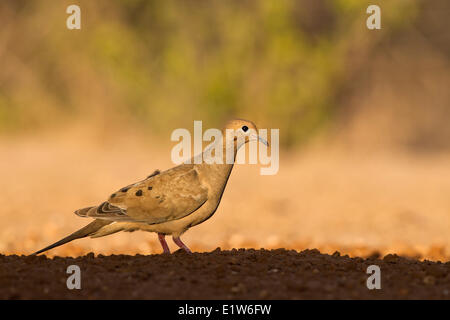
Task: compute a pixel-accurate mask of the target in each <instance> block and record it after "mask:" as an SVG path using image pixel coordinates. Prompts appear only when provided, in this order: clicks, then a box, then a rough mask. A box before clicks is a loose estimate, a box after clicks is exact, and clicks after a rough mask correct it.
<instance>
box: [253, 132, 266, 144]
mask: <svg viewBox="0 0 450 320" xmlns="http://www.w3.org/2000/svg"><path fill="white" fill-rule="evenodd" d="M250 140H253V141H258V140H259V141H261V142H262V143H263V144H265V145H266V146H267V147H268V146H269V143H268V142H267V140H266V139H264V138H261V137H260V136H258V135H257V134H255V133H254V134H251V135H250Z"/></svg>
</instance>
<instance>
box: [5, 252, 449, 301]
mask: <svg viewBox="0 0 450 320" xmlns="http://www.w3.org/2000/svg"><path fill="white" fill-rule="evenodd" d="M69 265H78V266H79V267H80V270H81V289H80V290H76V289H74V290H69V289H67V286H66V281H67V278H68V276H69V275H68V274H67V273H66V270H67V267H68V266H69ZM369 265H378V266H379V267H380V270H381V289H380V290H376V289H374V290H369V289H368V288H367V286H366V281H367V278H368V277H369V275H368V274H367V273H366V271H367V267H368V266H369ZM0 266H1V268H0V299H448V298H450V262H447V263H441V262H431V261H423V262H421V261H418V260H415V259H409V258H403V257H399V256H396V255H387V256H385V257H384V258H382V259H380V258H378V257H375V256H374V257H370V258H367V259H362V258H350V257H349V256H341V255H340V254H339V253H338V252H335V253H334V254H333V255H327V254H321V253H320V252H319V251H318V250H305V251H302V252H297V251H294V250H285V249H276V250H264V249H263V250H253V249H250V250H245V249H239V250H236V249H233V250H231V251H221V250H220V249H219V248H217V249H216V250H214V251H212V252H205V253H193V254H187V253H185V252H184V251H176V252H175V253H173V254H172V255H165V254H156V255H147V256H145V255H135V256H127V255H111V256H102V255H98V256H94V254H93V253H90V254H88V255H85V256H81V257H78V258H61V257H54V258H52V259H49V258H47V257H46V256H17V255H9V256H5V255H0Z"/></svg>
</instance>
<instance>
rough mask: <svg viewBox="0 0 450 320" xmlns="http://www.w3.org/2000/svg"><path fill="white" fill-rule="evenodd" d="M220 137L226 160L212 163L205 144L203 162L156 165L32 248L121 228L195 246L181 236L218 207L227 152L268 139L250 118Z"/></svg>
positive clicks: (79, 212) (225, 176)
mask: <svg viewBox="0 0 450 320" xmlns="http://www.w3.org/2000/svg"><path fill="white" fill-rule="evenodd" d="M229 129H231V130H234V131H232V132H234V136H232V138H233V139H227V135H226V134H225V133H226V132H227V131H228V132H230V130H229ZM222 137H223V138H222V139H223V141H222V144H221V146H222V149H221V150H222V151H223V154H222V155H221V156H222V157H223V160H224V161H223V162H222V163H219V164H218V163H211V161H210V160H211V157H212V156H215V153H214V152H211V150H210V149H209V150H207V149H205V150H204V151H203V152H202V153H201V155H202V158H201V159H202V161H201V162H200V163H199V161H194V160H195V158H196V157H198V155H197V156H196V157H194V158H192V159H191V161H188V162H185V163H183V164H181V165H178V166H176V167H174V168H172V169H169V170H166V171H163V172H160V171H159V170H156V171H155V172H153V173H152V174H151V175H149V176H148V177H147V178H146V179H144V180H142V181H139V182H137V183H134V184H131V185H129V186H126V187H124V188H121V189H120V190H118V191H116V192H114V193H113V194H112V195H111V196H110V197H109V199H108V200H107V201H105V202H103V203H102V204H100V205H99V206H94V207H88V208H83V209H79V210H77V211H75V214H77V215H78V216H80V217H90V218H94V219H95V220H94V221H92V222H91V223H90V224H88V225H87V226H85V227H84V228H81V229H80V230H78V231H76V232H74V233H72V234H71V235H69V236H67V237H65V238H63V239H61V240H60V241H58V242H56V243H54V244H52V245H50V246H48V247H46V248H44V249H42V250H39V251H37V252H36V253H34V254H39V253H42V252H44V251H47V250H49V249H52V248H55V247H57V246H60V245H63V244H65V243H67V242H70V241H72V240H75V239H79V238H84V237H88V236H89V237H91V238H98V237H103V236H106V235H110V234H113V233H116V232H119V231H128V232H132V231H136V230H143V231H149V232H156V233H157V234H158V239H159V241H160V243H161V246H162V248H163V250H164V253H170V251H169V247H168V245H167V242H166V241H165V236H166V235H172V238H173V241H174V242H175V243H176V244H177V245H178V246H179V247H180V248H182V249H184V250H185V251H187V252H191V251H190V250H189V248H188V247H187V246H186V245H185V244H184V243H183V242H182V241H181V239H180V236H181V235H182V234H183V233H184V232H185V231H187V230H188V229H189V228H191V227H193V226H196V225H198V224H200V223H202V222H204V221H206V220H207V219H209V218H210V217H211V216H212V215H213V214H214V212H215V211H216V210H217V207H218V206H219V203H220V200H221V198H222V195H223V192H224V190H225V186H226V184H227V181H228V178H229V176H230V173H231V170H232V169H233V163H234V161H233V162H231V163H229V164H228V163H227V162H226V161H225V160H226V155H227V152H229V153H230V154H232V155H233V156H234V158H233V159H235V157H236V153H237V151H238V149H239V148H240V147H241V146H242V145H244V144H245V143H246V142H248V141H252V140H256V141H258V140H259V141H261V142H263V143H264V144H265V145H268V143H267V141H266V140H264V139H263V138H261V137H259V136H258V134H257V128H256V126H255V124H254V123H253V122H251V121H247V120H240V119H236V120H231V121H229V122H228V123H227V124H226V125H225V127H224V129H223V130H222ZM227 141H228V143H227ZM216 142H217V141H216ZM219 150H220V149H219ZM207 151H209V152H207ZM228 162H229V161H228Z"/></svg>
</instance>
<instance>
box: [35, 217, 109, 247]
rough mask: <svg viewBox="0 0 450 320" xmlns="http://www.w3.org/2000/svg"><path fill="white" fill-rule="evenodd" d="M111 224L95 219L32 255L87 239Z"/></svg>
mask: <svg viewBox="0 0 450 320" xmlns="http://www.w3.org/2000/svg"><path fill="white" fill-rule="evenodd" d="M111 222H112V221H107V220H100V219H96V220H94V221H92V222H91V223H89V224H88V225H87V226H85V227H83V228H81V229H80V230H78V231H75V232H74V233H72V234H71V235H68V236H67V237H65V238H63V239H61V240H59V241H57V242H55V243H54V244H52V245H49V246H48V247H45V248H44V249H41V250H39V251H36V252H35V253H33V255H37V254H40V253H42V252H44V251H47V250H50V249H53V248H55V247H59V246H61V245H63V244H66V243H67V242H70V241H72V240H75V239H80V238H84V237H87V236H89V235H90V234H92V233H94V232H96V231H98V230H99V229H100V228H102V227H104V226H106V225H108V224H110V223H111Z"/></svg>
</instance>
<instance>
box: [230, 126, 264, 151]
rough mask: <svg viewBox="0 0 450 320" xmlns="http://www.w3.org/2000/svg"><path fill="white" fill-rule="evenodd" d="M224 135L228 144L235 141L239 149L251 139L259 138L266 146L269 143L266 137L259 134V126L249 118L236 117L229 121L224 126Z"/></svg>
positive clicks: (235, 145)
mask: <svg viewBox="0 0 450 320" xmlns="http://www.w3.org/2000/svg"><path fill="white" fill-rule="evenodd" d="M223 136H224V139H226V142H227V143H226V145H229V144H230V143H231V142H233V145H234V147H235V148H236V149H239V148H240V147H241V146H243V145H244V144H245V143H247V142H249V141H258V140H259V141H260V142H262V143H264V144H265V145H266V146H268V145H269V143H268V142H267V141H266V140H265V139H263V138H261V137H260V136H258V128H256V125H255V124H254V123H253V122H251V121H249V120H243V119H234V120H230V121H228V122H227V123H226V125H225V127H224V128H223Z"/></svg>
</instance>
